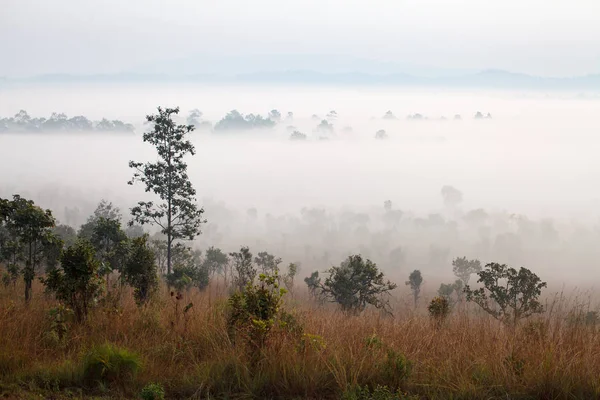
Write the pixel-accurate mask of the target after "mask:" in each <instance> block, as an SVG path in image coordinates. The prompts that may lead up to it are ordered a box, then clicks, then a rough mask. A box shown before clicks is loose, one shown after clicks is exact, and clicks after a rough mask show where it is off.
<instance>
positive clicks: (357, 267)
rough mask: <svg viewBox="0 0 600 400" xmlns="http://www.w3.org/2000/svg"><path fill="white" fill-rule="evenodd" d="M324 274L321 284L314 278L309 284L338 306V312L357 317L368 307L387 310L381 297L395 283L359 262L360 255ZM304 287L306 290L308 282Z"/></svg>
mask: <svg viewBox="0 0 600 400" xmlns="http://www.w3.org/2000/svg"><path fill="white" fill-rule="evenodd" d="M327 272H328V273H329V277H327V278H326V279H325V282H324V283H323V284H321V282H320V280H319V278H318V275H316V276H315V277H314V279H316V280H315V281H314V282H312V284H315V285H316V287H317V288H318V290H319V291H320V293H321V294H322V295H323V296H325V297H328V298H329V299H331V300H332V301H335V302H336V303H338V304H339V305H340V307H341V308H342V311H345V312H347V313H350V314H359V313H360V312H362V311H363V310H364V309H365V308H366V307H367V305H368V304H370V305H372V306H375V307H376V308H381V309H383V310H385V311H389V302H388V301H387V299H384V296H385V295H389V294H390V292H391V291H392V290H394V289H395V288H396V284H395V283H391V282H390V281H384V280H383V272H381V271H379V269H378V268H377V265H376V264H375V263H374V262H372V261H371V260H363V258H362V256H360V255H353V256H349V257H348V258H347V259H346V260H345V261H344V262H342V264H341V265H340V266H339V267H331V269H329V270H328V271H327ZM311 278H313V276H312V275H311ZM307 284H309V289H310V283H309V281H307Z"/></svg>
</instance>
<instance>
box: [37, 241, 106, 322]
mask: <svg viewBox="0 0 600 400" xmlns="http://www.w3.org/2000/svg"><path fill="white" fill-rule="evenodd" d="M60 261H61V267H60V268H53V269H51V270H50V271H49V272H48V274H47V276H46V278H44V279H41V281H42V282H43V283H44V285H46V290H47V291H49V292H51V293H54V295H55V296H56V298H57V299H58V300H60V301H62V302H64V303H65V304H67V305H68V306H69V308H71V309H72V310H73V311H74V313H75V318H76V320H77V322H81V321H83V320H84V319H85V318H86V317H87V314H88V312H89V309H90V308H91V306H92V305H93V301H94V299H95V298H96V297H97V296H98V295H99V294H100V292H101V290H102V279H101V278H100V277H99V273H98V268H99V266H100V263H99V262H98V260H97V259H96V254H95V252H94V248H93V247H92V246H91V244H90V243H89V242H87V241H86V240H82V239H81V240H78V241H77V242H76V243H75V244H74V245H73V246H70V247H68V248H67V249H66V250H65V251H64V252H63V254H62V256H61V260H60Z"/></svg>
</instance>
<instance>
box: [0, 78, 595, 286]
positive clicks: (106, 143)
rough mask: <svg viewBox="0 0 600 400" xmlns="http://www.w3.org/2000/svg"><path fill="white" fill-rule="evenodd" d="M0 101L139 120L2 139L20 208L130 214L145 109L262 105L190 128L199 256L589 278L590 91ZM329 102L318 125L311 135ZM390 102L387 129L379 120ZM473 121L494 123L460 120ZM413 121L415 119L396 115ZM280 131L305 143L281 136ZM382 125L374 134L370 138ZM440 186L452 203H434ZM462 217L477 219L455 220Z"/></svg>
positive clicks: (225, 89)
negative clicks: (235, 125)
mask: <svg viewBox="0 0 600 400" xmlns="http://www.w3.org/2000/svg"><path fill="white" fill-rule="evenodd" d="M0 98H1V99H2V101H0V117H6V116H11V115H14V114H15V113H17V112H18V111H19V110H21V109H25V110H27V111H28V112H29V114H31V115H35V116H48V115H50V113H52V112H65V113H67V114H69V115H70V116H71V115H84V116H86V117H88V118H93V119H100V118H103V117H107V118H114V119H121V120H124V121H126V122H129V123H132V124H134V125H135V126H136V132H135V134H125V133H124V134H117V133H112V134H99V133H81V132H80V133H47V132H45V133H4V134H0V197H7V196H11V195H12V194H14V193H19V194H21V195H23V196H25V197H28V198H32V199H33V200H35V201H36V203H38V204H39V205H41V206H42V207H45V208H50V209H52V210H53V211H54V214H55V215H56V216H57V218H58V219H59V220H60V221H61V222H64V223H69V224H72V225H78V224H81V223H83V222H84V221H85V219H86V218H87V216H88V215H89V214H91V213H92V212H93V210H94V209H95V207H96V205H97V203H98V202H99V201H100V200H101V199H107V200H109V201H112V202H113V203H115V204H116V205H117V206H119V207H121V210H122V212H123V214H124V219H125V220H127V219H128V215H127V214H128V212H127V210H128V208H129V207H131V206H132V205H133V204H135V203H136V202H137V201H138V200H144V199H148V198H149V197H151V196H150V195H148V194H146V193H144V192H143V188H142V187H141V186H133V187H132V186H128V185H127V184H126V182H127V181H128V180H129V179H130V177H131V171H130V169H129V168H128V166H127V163H128V161H129V160H136V161H145V160H151V159H153V158H154V157H155V156H154V153H153V149H152V148H151V146H150V145H148V144H145V143H143V142H142V138H141V133H142V132H143V131H144V129H145V128H147V127H145V126H144V124H143V120H144V115H145V114H148V113H153V112H154V111H155V109H156V107H157V106H159V105H161V106H179V107H181V110H182V113H181V116H182V122H183V121H184V120H185V116H186V115H187V113H188V111H189V110H191V109H194V108H198V109H200V110H201V111H202V112H203V113H204V115H203V119H205V120H208V121H210V122H212V123H213V124H214V123H216V122H217V121H218V120H220V119H221V118H222V117H223V116H224V115H225V114H226V113H227V112H229V111H230V110H233V109H237V110H238V111H240V112H242V113H244V114H248V113H255V114H261V115H263V116H264V115H266V114H267V113H268V112H269V111H270V110H272V109H277V110H279V111H280V112H281V114H282V116H283V118H282V121H281V122H280V123H278V124H277V125H276V126H275V127H274V128H272V129H269V130H265V131H244V132H231V133H230V132H228V133H223V132H208V131H200V130H199V131H196V132H194V133H193V134H192V141H193V143H194V145H195V146H196V151H197V154H196V155H195V156H194V157H191V158H189V159H188V160H187V161H188V164H189V174H190V178H191V180H192V183H193V184H194V186H195V188H196V190H197V192H198V199H199V202H200V203H201V204H202V205H203V206H204V208H205V217H206V218H207V220H208V223H207V224H206V225H205V226H204V234H203V235H202V236H200V237H199V238H198V240H197V241H196V243H195V245H196V246H197V247H199V248H200V249H205V248H206V247H207V246H210V245H215V246H219V247H222V248H223V249H224V250H226V251H233V250H235V249H239V247H240V246H241V245H248V246H250V248H251V250H253V251H254V252H258V251H261V250H268V251H270V252H272V253H274V254H276V255H278V256H280V257H282V258H283V259H284V262H295V261H299V262H300V263H301V274H302V275H307V274H309V273H310V272H311V271H313V270H316V269H318V270H324V269H326V268H328V267H329V266H331V265H332V264H339V262H340V261H342V259H343V258H344V257H345V256H347V255H348V254H352V253H362V254H363V255H365V256H367V257H369V258H371V259H372V260H373V261H375V262H376V263H378V265H381V266H382V267H383V268H384V270H385V271H386V272H387V273H389V274H390V275H391V276H392V277H393V278H395V279H396V280H397V282H399V283H401V282H403V280H404V279H405V278H406V277H407V276H408V274H409V272H410V271H412V270H413V269H416V268H419V269H421V270H422V271H423V274H424V276H425V279H426V281H427V282H437V281H444V280H447V279H450V277H451V273H452V271H451V264H450V262H451V260H452V258H454V257H457V256H463V255H465V256H468V257H479V258H480V259H481V260H482V262H489V261H497V262H502V263H509V264H512V265H513V266H515V267H517V266H525V267H527V268H529V269H531V270H533V271H534V272H536V273H538V274H539V275H540V276H541V277H542V278H544V279H547V280H549V281H551V283H554V288H557V287H558V288H560V283H561V282H563V281H564V282H567V283H568V284H572V285H580V286H583V287H588V286H589V285H590V284H589V282H592V281H593V280H594V279H598V278H600V269H598V268H597V267H598V261H597V260H598V259H600V258H599V257H600V249H599V246H598V243H599V242H600V223H599V222H600V219H599V216H600V214H599V212H598V211H599V209H600V207H599V206H600V185H598V182H599V178H600V161H599V159H598V150H600V140H599V139H598V133H600V120H599V118H598V109H599V107H600V99H598V98H597V96H596V97H595V96H593V95H589V94H588V95H585V96H584V95H581V94H579V93H566V92H560V93H551V92H544V93H542V92H520V93H517V92H483V91H469V92H467V91H447V90H445V91H441V90H440V91H436V90H432V89H429V90H416V89H414V90H411V91H407V90H406V89H393V88H389V89H386V88H374V87H370V88H348V87H345V88H334V87H316V86H312V87H306V86H305V87H281V86H277V87H276V86H261V87H259V86H211V85H203V86H200V85H194V84H186V85H183V84H177V85H173V84H170V85H159V84H157V85H116V84H113V85H66V86H53V85H43V86H21V85H14V86H6V87H4V88H2V89H0ZM331 110H335V111H336V112H337V115H338V117H337V118H335V119H331V123H332V124H333V126H334V131H333V133H331V134H326V135H324V134H321V133H317V132H315V127H316V126H317V125H318V124H319V122H320V121H321V120H322V119H325V118H326V115H327V114H328V113H329V112H330V111H331ZM388 110H390V111H392V112H393V114H394V115H395V116H396V117H397V119H396V120H385V119H382V116H383V115H384V114H385V113H386V112H387V111H388ZM478 111H480V112H482V113H483V114H487V113H490V114H491V115H492V118H491V119H482V120H475V119H474V118H473V116H474V115H475V113H476V112H478ZM287 112H293V113H294V118H293V120H290V121H285V116H286V114H287ZM415 113H419V114H421V115H423V116H426V117H427V120H418V121H417V120H408V119H407V118H406V117H407V116H408V115H413V114H415ZM313 114H316V115H318V117H319V118H318V119H314V118H312V116H313ZM457 114H459V115H461V117H462V119H461V120H454V116H455V115H457ZM442 116H443V117H445V118H446V120H441V117H442ZM288 126H293V127H295V128H296V129H297V130H299V131H301V132H303V133H305V134H307V136H308V139H307V140H305V141H291V140H290V133H291V132H290V130H291V128H288ZM345 127H351V131H350V130H349V129H344V128H345ZM380 129H384V130H385V131H386V133H387V135H388V138H387V139H385V140H376V139H375V138H374V137H375V132H377V131H378V130H380ZM324 136H327V138H328V140H320V138H321V137H324ZM445 185H451V186H453V187H455V188H457V189H458V190H460V191H461V192H462V194H463V200H462V202H460V203H458V204H457V205H448V204H444V201H443V198H442V195H441V193H440V191H441V188H442V187H443V186H445ZM386 200H390V201H391V202H392V210H391V211H390V210H389V209H388V210H385V209H384V202H385V201H386ZM252 209H255V211H253V210H252ZM476 209H484V210H485V213H484V214H481V213H471V214H469V212H470V211H472V210H476ZM150 229H151V228H150ZM398 247H400V248H401V251H396V252H394V250H396V249H397V248H398ZM399 254H401V255H399ZM432 285H433V284H432ZM436 287H437V286H436Z"/></svg>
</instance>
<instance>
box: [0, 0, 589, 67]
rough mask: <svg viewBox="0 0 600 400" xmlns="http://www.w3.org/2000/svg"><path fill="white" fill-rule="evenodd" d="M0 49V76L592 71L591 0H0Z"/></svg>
mask: <svg viewBox="0 0 600 400" xmlns="http://www.w3.org/2000/svg"><path fill="white" fill-rule="evenodd" d="M0 54H1V62H0V76H1V75H3V76H27V75H35V74H44V73H113V72H120V71H130V70H135V69H136V68H138V67H139V66H141V65H152V63H153V62H155V61H157V62H158V61H162V62H164V61H168V60H178V59H182V58H185V57H187V56H190V55H196V56H198V55H202V54H210V55H212V56H221V55H222V56H231V55H236V56H240V55H242V56H245V55H257V54H262V55H264V54H270V55H277V54H296V55H298V54H311V55H345V56H353V57H358V58H366V59H374V60H379V61H386V62H394V63H399V64H400V65H403V64H410V65H423V66H432V67H439V68H448V69H469V70H474V69H488V68H498V69H505V70H510V71H514V72H523V73H529V74H535V75H543V76H570V75H584V74H591V73H600V0H369V1H357V0H250V1H247V0H210V1H208V0H169V1H167V0H164V1H159V0H0ZM200 60H201V57H200ZM213 72H219V71H213ZM249 72H251V71H249ZM399 72H400V71H399Z"/></svg>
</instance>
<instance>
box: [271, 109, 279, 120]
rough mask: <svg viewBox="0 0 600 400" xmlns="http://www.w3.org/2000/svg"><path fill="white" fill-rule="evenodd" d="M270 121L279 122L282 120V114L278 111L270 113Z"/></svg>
mask: <svg viewBox="0 0 600 400" xmlns="http://www.w3.org/2000/svg"><path fill="white" fill-rule="evenodd" d="M269 119H270V120H271V121H275V122H279V121H280V120H281V113H280V112H279V111H277V110H271V111H269Z"/></svg>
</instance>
